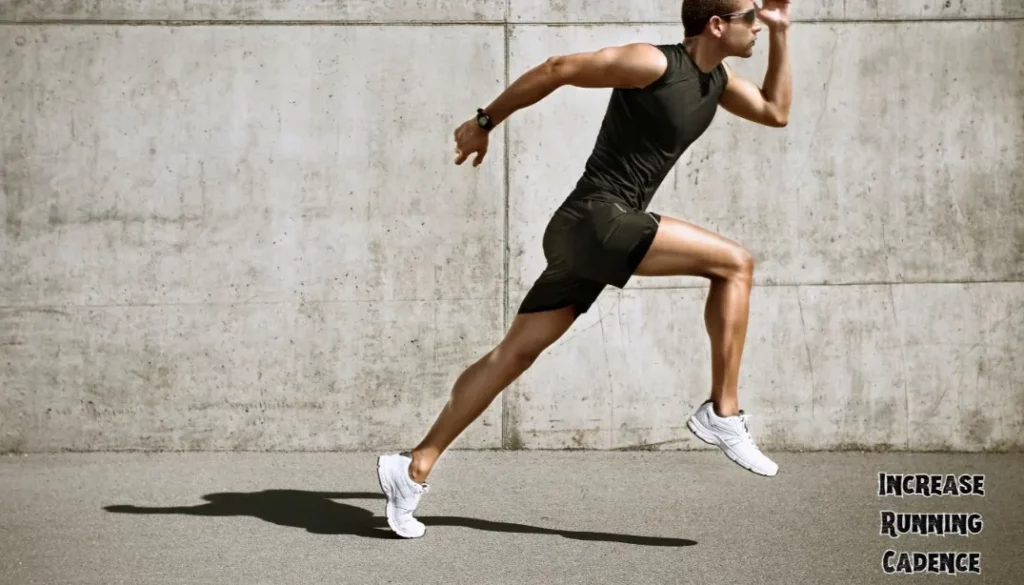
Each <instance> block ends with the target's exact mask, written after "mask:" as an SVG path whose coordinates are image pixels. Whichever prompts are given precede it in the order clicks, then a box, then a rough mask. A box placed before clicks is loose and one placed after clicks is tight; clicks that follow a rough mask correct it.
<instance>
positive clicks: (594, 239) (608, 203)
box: [519, 195, 661, 317]
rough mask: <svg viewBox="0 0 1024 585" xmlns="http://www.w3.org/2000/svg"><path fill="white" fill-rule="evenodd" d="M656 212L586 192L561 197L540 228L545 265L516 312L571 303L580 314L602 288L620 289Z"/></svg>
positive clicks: (652, 229) (649, 238)
mask: <svg viewBox="0 0 1024 585" xmlns="http://www.w3.org/2000/svg"><path fill="white" fill-rule="evenodd" d="M660 222H661V216H660V215H658V214H656V213H651V212H644V211H639V210H636V209H630V208H628V207H627V206H626V205H625V204H624V203H620V202H617V201H615V200H614V199H613V198H610V197H601V196H600V195H589V196H587V197H585V198H580V199H570V200H567V201H566V202H564V203H563V204H562V205H561V206H560V207H559V208H558V211H556V212H555V214H554V215H553V216H552V217H551V220H550V221H549V222H548V225H547V229H545V231H544V257H545V258H546V259H547V262H548V265H547V268H545V269H544V272H543V273H541V275H540V277H538V278H537V280H536V282H534V284H533V287H532V288H531V289H530V291H529V292H528V293H527V294H526V298H524V299H523V302H522V304H521V305H520V306H519V312H520V313H537V312H540V311H551V310H554V309H561V308H564V307H568V306H573V307H575V310H576V316H577V317H578V316H579V315H581V314H583V313H586V312H587V311H588V310H589V309H590V306H591V305H592V304H593V303H594V301H596V300H597V297H598V295H600V294H601V291H602V290H604V287H605V286H607V285H611V286H614V287H617V288H623V287H625V286H626V283H627V282H628V281H629V279H630V277H632V276H633V272H634V271H636V268H637V266H639V265H640V262H641V261H642V260H643V258H644V255H645V254H646V253H647V250H648V249H649V248H650V247H651V242H653V241H654V235H655V233H657V231H658V224H659V223H660Z"/></svg>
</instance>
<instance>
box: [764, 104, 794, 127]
mask: <svg viewBox="0 0 1024 585" xmlns="http://www.w3.org/2000/svg"><path fill="white" fill-rule="evenodd" d="M769 114H770V115H769V116H768V125H769V126H771V127H772V128H785V127H786V126H788V125H789V110H788V109H782V108H772V109H771V111H770V112H769Z"/></svg>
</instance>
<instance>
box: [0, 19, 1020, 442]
mask: <svg viewBox="0 0 1024 585" xmlns="http://www.w3.org/2000/svg"><path fill="white" fill-rule="evenodd" d="M509 1H510V3H509V4H508V5H506V4H505V3H503V2H492V1H488V2H470V3H468V4H467V3H460V2H454V1H450V0H432V1H430V0H428V1H416V2H413V1H407V2H388V3H381V2H350V1H346V2H342V1H340V0H333V1H328V0H320V1H316V2H303V1H300V0H288V1H280V0H275V1H270V0H265V1H261V2H244V3H243V2H224V1H219V0H218V1H216V2H215V1H205V2H204V1H195V0H193V1H190V2H155V1H144V2H130V3H128V2H123V1H120V0H93V1H86V2H83V1H75V2H71V1H66V2H47V3H35V2H18V1H15V2H7V3H3V4H0V20H3V21H4V22H3V24H0V79H2V80H3V82H2V89H0V169H2V174H0V217H2V218H3V221H2V223H0V226H2V229H0V451H11V450H15V451H17V450H21V451H43V450H60V449H76V450H104V449H248V450H261V449H272V450H321V449H391V448H397V447H408V446H411V445H412V444H414V443H415V442H416V441H418V440H419V438H420V437H421V436H422V434H423V433H424V432H425V431H426V430H427V427H428V426H429V424H430V423H431V422H432V421H433V418H434V416H435V415H436V414H437V411H438V409H439V408H440V407H441V406H442V405H443V404H444V402H445V400H446V398H447V395H448V392H449V390H450V387H451V384H452V383H453V382H454V381H455V378H456V377H457V376H458V374H459V373H460V372H461V370H462V369H463V368H464V367H465V366H466V365H468V364H469V363H471V362H472V361H473V360H475V359H476V358H477V357H479V356H480V355H481V354H482V353H484V352H486V351H487V350H488V349H489V348H490V347H492V346H493V344H494V343H496V342H497V341H498V340H499V339H500V337H501V335H502V333H503V331H504V328H505V327H506V325H507V323H508V320H509V319H510V318H511V317H512V315H513V314H514V311H515V309H516V307H517V306H518V304H519V302H520V300H521V298H522V295H523V294H525V291H526V289H527V288H528V287H529V285H530V283H531V282H532V280H533V279H534V278H535V277H536V276H537V274H539V272H540V270H541V269H542V268H543V255H542V253H541V249H540V235H541V233H542V232H543V229H544V226H545V224H546V222H547V219H548V217H549V215H550V213H551V212H552V211H553V210H554V208H555V207H556V206H557V205H558V203H559V202H560V201H561V200H562V199H563V198H564V196H565V195H566V194H567V193H568V191H569V189H570V188H571V186H572V184H573V183H574V182H575V180H576V178H577V177H578V174H579V172H580V171H581V170H582V165H583V162H584V161H585V159H586V156H587V155H588V154H589V149H590V147H591V146H592V145H593V140H594V138H595V136H596V133H597V127H598V124H599V121H600V116H601V114H602V113H603V108H604V105H605V102H606V99H607V95H608V92H607V91H606V90H579V89H574V88H564V89H562V90H560V91H558V92H557V93H556V94H554V95H552V96H551V97H549V98H548V99H546V100H545V101H543V102H541V103H540V104H538V105H536V106H534V107H532V108H530V109H528V110H525V111H522V112H519V113H518V114H516V116H514V117H513V118H512V119H511V120H510V121H509V122H508V124H507V125H506V126H503V127H502V128H500V129H499V130H497V131H496V133H495V134H494V136H493V138H492V146H491V151H490V153H489V154H488V159H487V161H486V162H485V164H484V165H483V166H481V167H479V168H477V169H472V168H471V167H469V166H468V165H466V166H463V167H456V166H454V165H452V164H451V160H452V151H451V132H452V130H453V129H454V127H455V126H456V125H457V124H458V123H460V122H461V121H463V120H464V119H465V118H467V117H468V116H469V115H470V114H471V113H472V112H473V110H474V109H475V108H476V107H477V106H479V105H481V104H485V103H487V102H488V101H490V100H491V99H492V98H493V97H494V96H495V95H497V93H499V92H500V91H501V89H502V88H503V87H504V86H505V84H506V82H507V77H511V78H514V77H515V76H517V75H519V74H521V73H523V72H524V71H526V70H527V69H528V68H530V67H532V66H533V65H535V64H537V63H539V62H540V61H542V60H543V59H544V58H546V57H547V56H549V55H551V54H555V53H562V52H570V51H581V50H590V49H594V48H597V47H600V46H604V45H609V44H618V43H624V42H629V41H633V40H653V41H657V42H673V41H675V40H678V38H679V36H680V26H679V25H678V24H677V19H678V5H677V3H676V2H654V1H644V2H629V1H626V0H618V1H615V0H600V1H599V0H564V1H561V2H547V1H543V2H542V1H540V0H509ZM794 10H795V13H794V18H795V20H797V21H798V22H797V24H795V25H794V27H793V31H792V56H793V68H794V74H795V92H796V93H795V102H794V109H793V114H792V117H791V123H790V125H789V127H787V128H786V129H783V130H774V129H767V128H759V127H755V126H753V125H751V124H749V123H745V122H742V121H739V120H736V119H734V118H731V117H729V116H728V115H727V114H724V113H723V114H721V115H720V117H719V118H718V119H717V120H716V122H715V124H714V125H713V127H712V128H711V130H709V132H708V133H707V134H706V135H705V137H704V138H703V139H702V140H701V141H700V142H699V143H698V144H696V145H694V147H693V148H692V150H691V151H690V152H689V153H688V154H687V155H686V156H685V157H684V159H683V160H682V161H681V162H680V164H679V166H678V167H677V171H676V172H674V173H673V174H672V175H670V177H669V179H668V180H667V181H666V184H665V185H664V187H663V188H662V190H661V191H660V192H659V194H658V196H657V198H656V200H655V203H654V209H655V210H657V211H660V212H662V213H664V214H667V215H674V216H678V217H682V218H685V219H688V220H690V221H693V222H696V223H698V224H700V225H703V226H706V227H708V228H710V229H713V230H715V231H718V232H719V233H722V234H723V235H726V236H727V237H730V238H733V239H735V240H737V241H740V242H741V243H743V244H744V245H746V246H747V247H748V248H749V249H750V250H751V251H752V252H753V253H754V254H755V257H756V258H757V261H758V268H757V286H756V288H755V292H754V297H753V300H752V308H751V313H752V314H751V323H750V329H749V333H748V335H749V337H748V342H747V346H746V352H745V359H744V366H743V370H742V379H741V401H742V402H741V404H742V406H743V407H744V408H745V409H747V410H748V411H750V412H751V413H753V414H754V415H755V416H756V417H757V418H755V419H754V420H753V421H752V423H751V427H752V430H753V432H754V433H755V434H756V435H757V437H758V438H759V441H760V442H761V443H762V444H763V445H764V446H765V448H766V449H782V448H799V449H829V448H845V447H865V446H866V447H881V448H892V449H964V450H978V449H993V450H999V449H1019V448H1021V447H1022V446H1024V382H1022V380H1024V360H1022V359H1021V358H1020V357H1019V356H1020V354H1021V350H1022V349H1024V343H1022V340H1024V311H1022V310H1021V309H1022V308H1024V286H1022V285H1021V282H1022V280H1024V198H1022V185H1024V167H1022V165H1021V164H1020V161H1021V160H1022V158H1024V116H1022V112H1024V61H1022V60H1021V59H1020V58H1019V55H1020V51H1021V48H1022V47H1024V22H1022V21H1021V20H1019V19H1020V18H1021V17H1024V4H1022V3H1020V2H1017V1H1015V0H980V1H970V0H958V1H952V2H942V1H935V0H915V1H913V2H905V1H899V2H897V1H896V0H874V1H871V0H845V1H844V0H817V1H815V2H802V3H798V4H797V6H795V7H794ZM759 47H760V48H759V50H758V54H757V55H756V56H755V57H754V58H753V59H750V60H749V61H734V62H733V63H732V64H733V66H734V67H735V68H736V69H737V70H738V71H740V72H741V73H743V74H746V75H748V76H750V77H752V78H753V79H755V80H757V81H760V79H761V76H762V75H763V71H764V66H765V63H766V57H767V43H765V44H763V45H759ZM705 294H706V283H705V282H703V281H701V280H698V279H685V278H679V279H675V278H671V279H652V280H640V279H636V280H634V281H633V282H632V283H631V284H630V285H629V286H628V287H627V289H626V290H624V291H616V290H614V289H608V290H607V292H606V293H605V295H604V296H603V297H602V298H601V300H600V301H599V303H598V304H596V305H595V306H594V308H593V309H592V311H591V312H590V313H589V314H588V315H586V316H584V317H583V318H582V319H581V320H580V322H579V323H578V324H577V325H576V326H575V327H574V328H573V329H572V330H571V331H570V333H568V334H567V335H566V336H565V337H564V338H563V339H562V340H560V341H559V342H558V343H557V344H556V345H555V346H553V347H552V348H551V349H550V350H549V352H548V353H547V354H545V356H544V357H542V359H541V360H540V361H539V362H538V363H537V364H536V366H535V367H534V368H533V369H531V370H530V371H528V372H527V373H526V374H525V375H524V376H523V378H521V379H520V381H518V382H517V383H515V384H514V385H513V386H512V387H511V388H510V389H509V390H508V391H506V393H504V394H503V395H502V397H501V398H499V399H498V400H497V401H495V403H494V404H493V405H492V406H491V407H490V408H489V409H488V410H487V412H486V413H485V414H484V416H483V417H481V419H480V420H478V421H477V422H476V423H475V424H474V425H473V426H471V427H470V429H469V430H468V431H467V432H466V433H465V434H464V435H463V436H462V437H460V439H459V440H458V441H457V442H456V444H455V448H463V449H467V448H469V449H473V448H499V447H506V448H594V449H609V448H631V447H633V448H636V447H643V446H649V445H652V444H653V445H654V446H653V447H648V448H660V449H675V448H704V446H703V444H702V443H699V442H696V441H694V440H692V439H691V438H690V436H689V434H688V432H687V431H686V430H685V427H684V426H683V425H684V421H685V417H686V416H687V415H688V414H689V413H690V412H691V411H692V409H693V408H694V407H695V406H696V405H697V404H698V403H699V402H700V401H701V400H702V399H703V398H704V397H705V395H706V393H707V391H708V388H709V384H710V371H709V362H708V344H707V340H706V335H705V333H704V329H703V321H702V312H703V302H704V298H705Z"/></svg>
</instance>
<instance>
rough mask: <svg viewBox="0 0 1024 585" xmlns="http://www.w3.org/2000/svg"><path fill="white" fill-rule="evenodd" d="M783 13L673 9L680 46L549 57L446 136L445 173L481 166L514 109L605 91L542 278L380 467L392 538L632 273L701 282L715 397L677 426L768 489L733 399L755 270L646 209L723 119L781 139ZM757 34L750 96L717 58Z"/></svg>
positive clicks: (698, 4) (745, 6)
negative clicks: (478, 426) (529, 373)
mask: <svg viewBox="0 0 1024 585" xmlns="http://www.w3.org/2000/svg"><path fill="white" fill-rule="evenodd" d="M789 9H790V0H764V4H763V6H762V7H760V8H759V7H757V5H755V4H754V2H753V1H752V0H683V2H682V23H683V27H684V39H683V41H682V42H680V43H677V44H661V45H655V44H649V43H639V42H638V43H632V44H628V45H624V46H615V47H606V48H603V49H601V50H598V51H595V52H590V53H577V54H571V55H560V56H554V57H551V58H549V59H547V60H546V61H545V62H544V63H542V64H540V65H538V66H537V67H534V68H533V69H531V70H530V71H528V72H526V73H525V74H523V75H522V76H521V77H519V78H518V79H517V80H516V81H515V82H514V83H512V84H511V85H509V86H508V88H507V89H505V91H503V92H502V93H501V95H499V96H498V97H497V99H495V100H494V101H493V102H492V103H491V104H490V105H488V106H487V107H486V108H481V109H480V110H478V111H477V115H476V116H474V117H473V118H471V119H470V120H468V121H467V122H465V123H464V124H462V125H461V126H459V128H458V129H457V130H455V144H456V158H455V164H457V165H461V164H462V163H463V162H465V161H466V160H467V159H468V158H469V156H470V155H474V154H475V155H476V156H475V157H474V160H473V166H474V167H475V166H478V165H480V164H481V163H482V162H483V160H484V156H485V155H486V154H487V145H488V133H489V132H490V131H491V130H492V129H493V128H494V127H495V126H497V125H498V124H501V122H503V121H504V120H506V119H508V117H509V116H511V115H512V114H513V113H514V112H516V111H518V110H520V109H523V108H526V107H528V106H530V105H533V104H535V103H537V102H538V101H540V100H541V99H543V98H544V97H546V96H547V95H549V94H551V93H552V92H553V91H555V90H556V89H558V88H560V87H563V86H573V87H581V88H613V89H612V92H611V98H610V101H609V104H608V109H607V112H606V113H605V116H604V120H603V122H602V125H601V129H600V132H599V134H598V137H597V142H596V145H595V146H594V150H593V153H592V154H591V155H590V158H589V160H588V161H587V163H586V168H585V170H584V173H583V176H582V177H581V178H580V180H579V182H578V183H577V185H576V188H575V189H574V190H573V191H572V193H570V194H569V196H568V197H567V198H566V199H565V201H564V202H563V203H562V204H561V206H560V207H559V208H558V210H557V211H556V212H555V213H554V215H553V217H552V218H551V220H550V222H549V223H548V225H547V228H546V230H545V232H544V238H543V248H544V256H545V258H546V259H547V262H548V264H547V268H546V269H545V270H544V271H543V273H542V274H541V275H540V276H539V278H538V279H537V280H536V282H535V283H534V285H533V288H531V290H530V291H529V292H528V293H527V294H526V297H525V298H524V299H523V301H522V304H521V305H520V307H519V311H518V314H517V316H516V318H515V320H514V321H513V322H512V325H511V326H510V327H509V330H508V331H507V332H506V334H505V337H504V339H502V340H501V342H500V343H499V344H498V345H497V346H496V347H495V348H494V349H492V350H491V351H490V352H488V353H487V355H485V356H483V357H482V358H480V359H479V360H478V361H477V362H476V363H474V364H473V365H471V366H469V368H467V369H466V370H465V371H464V372H463V373H462V374H461V375H460V376H459V378H458V380H457V381H456V382H455V386H454V388H453V389H452V392H451V397H450V399H449V400H448V403H447V404H446V405H445V406H444V408H443V409H442V410H441V413H440V416H439V417H438V418H437V421H436V422H435V423H434V425H433V427H432V428H431V429H430V431H429V432H428V433H427V435H426V437H424V438H423V440H422V441H421V442H420V444H419V445H418V446H416V447H415V448H414V449H413V450H412V451H409V452H403V453H396V454H391V455H383V456H381V457H380V458H379V459H378V461H377V475H378V479H379V481H380V485H381V489H382V491H383V492H384V494H385V496H386V497H387V504H386V510H385V512H386V515H387V519H388V524H389V525H390V527H391V529H392V530H394V531H395V533H397V534H398V535H399V536H402V537H405V538H417V537H420V536H422V535H423V533H424V531H425V527H424V525H423V523H421V522H419V521H418V520H416V519H415V518H414V517H413V513H414V511H415V510H416V507H417V505H418V504H419V502H420V498H421V497H422V496H423V494H424V493H426V492H427V490H428V487H429V486H428V485H427V484H426V479H427V476H428V475H429V474H430V471H431V469H432V468H433V466H434V464H435V463H436V462H437V460H438V458H439V457H440V456H441V454H442V453H443V452H444V450H445V449H447V448H448V446H449V445H450V444H451V443H452V442H453V441H454V440H455V439H456V438H457V437H458V436H459V435H460V434H461V433H462V432H463V431H464V430H465V429H466V427H468V426H469V425H470V424H471V423H472V422H473V421H474V420H476V418H477V417H479V416H480V415H481V414H482V413H483V412H484V410H485V409H486V408H487V407H488V406H489V405H490V404H491V402H492V401H493V400H494V399H495V398H496V397H497V396H498V394H500V393H501V391H502V390H504V389H505V388H506V387H507V386H508V385H509V384H511V383H512V382H513V381H514V380H516V379H517V378H518V377H519V376H520V375H521V374H522V373H523V372H524V371H526V369H527V368H529V367H530V366H531V365H532V364H533V363H534V361H536V360H537V358H538V357H539V356H540V354H541V353H542V352H544V350H545V349H547V348H548V347H549V346H550V345H551V344H552V343H554V342H555V341H556V340H558V339H559V338H560V337H561V336H562V334H564V333H565V332H566V331H567V330H568V329H569V327H570V326H572V324H573V323H574V322H575V321H576V319H577V318H578V317H579V316H580V315H581V314H583V313H585V312H587V310H588V309H589V308H590V306H591V305H592V304H593V303H594V301H595V300H596V299H597V297H598V295H599V294H600V293H601V291H602V290H603V289H604V288H605V287H606V286H608V285H611V286H614V287H617V288H622V287H624V286H625V285H626V283H627V282H628V281H629V279H630V278H631V277H632V276H634V275H636V276H672V275H686V276H700V277H705V278H707V279H708V280H709V281H710V291H709V293H708V298H707V304H706V308H705V311H704V323H705V326H706V328H707V333H708V336H709V337H710V341H711V354H712V355H711V368H712V383H711V396H710V399H708V400H707V401H706V402H704V403H703V404H701V405H700V406H699V407H698V408H697V410H696V412H695V413H694V414H693V415H692V416H691V417H690V419H689V420H688V421H687V426H688V427H689V429H690V430H691V432H693V434H695V435H696V436H697V437H698V438H700V439H701V440H703V441H705V442H707V443H709V444H711V445H715V446H717V447H719V448H721V449H722V450H723V451H724V452H725V454H726V455H727V456H728V457H729V458H730V459H731V460H733V461H735V462H736V463H737V464H739V465H741V466H743V467H744V468H746V469H749V470H750V471H752V472H754V473H757V474H760V475H765V476H774V475H775V474H776V473H777V472H778V466H777V465H776V464H775V463H774V462H773V461H772V460H770V459H769V458H768V457H766V456H765V455H764V454H763V453H762V452H761V451H760V449H759V448H758V447H757V445H756V444H755V443H754V441H753V440H752V439H751V437H750V434H749V433H748V432H747V427H746V422H745V421H746V414H745V413H744V411H742V410H740V408H739V401H738V397H737V385H738V381H739V369H740V358H741V355H742V353H743V345H744V342H745V339H746V332H747V317H748V313H749V301H750V290H751V286H752V284H753V271H754V262H753V258H752V256H751V254H750V252H749V251H748V250H746V249H745V248H743V247H742V246H740V245H739V244H737V243H735V242H733V241H730V240H728V239H726V238H723V237H722V236H719V235H717V234H714V233H711V232H709V231H706V230H704V229H702V228H700V227H698V226H696V225H693V224H690V223H687V222H685V221H682V220H679V219H675V218H671V217H667V216H665V217H663V216H661V215H659V214H657V213H652V212H648V211H647V208H648V206H649V205H650V203H651V199H652V198H653V196H654V193H655V191H656V190H657V189H658V187H659V186H660V185H661V183H662V181H663V180H664V179H665V177H666V176H667V175H668V173H669V172H670V171H671V170H672V168H673V166H674V165H675V163H676V162H677V161H678V159H679V157H680V156H681V155H682V154H683V152H684V151H685V150H686V149H687V148H688V147H689V146H690V145H691V144H693V142H694V141H695V140H697V138H699V137H700V136H701V135H702V134H703V133H704V131H705V130H707V128H708V127H709V126H710V125H711V122H712V119H713V118H714V116H715V114H716V112H717V110H718V107H719V106H721V107H722V108H724V109H725V110H726V111H728V112H730V113H732V114H734V115H736V116H739V117H741V118H744V119H746V120H750V121H752V122H755V123H758V124H763V125H765V126H771V127H776V128H778V127H783V126H786V124H787V122H788V117H789V108H790V102H791V99H792V98H791V96H792V80H791V74H790V64H789V49H788V46H787V45H788V42H789V38H788V34H789V24H790V19H789ZM761 23H764V25H765V26H766V27H767V29H768V37H769V63H768V70H767V72H766V74H765V78H764V83H763V85H762V87H760V88H758V87H757V86H756V85H755V84H754V83H752V82H751V81H748V80H745V79H742V78H740V77H738V76H737V75H735V74H734V73H733V72H732V71H731V70H730V69H729V68H728V66H727V65H726V64H725V62H724V59H725V58H727V57H741V58H748V57H750V56H751V55H753V52H754V43H755V39H756V38H757V35H758V33H760V32H761V31H762V27H761Z"/></svg>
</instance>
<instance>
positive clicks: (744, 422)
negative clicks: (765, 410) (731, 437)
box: [739, 411, 761, 451]
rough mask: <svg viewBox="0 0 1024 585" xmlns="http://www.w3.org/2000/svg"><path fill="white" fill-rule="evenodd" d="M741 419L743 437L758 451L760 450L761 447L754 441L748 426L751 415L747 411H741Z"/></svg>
mask: <svg viewBox="0 0 1024 585" xmlns="http://www.w3.org/2000/svg"><path fill="white" fill-rule="evenodd" d="M739 419H740V426H741V427H742V428H743V431H742V433H741V434H742V436H743V438H744V439H746V441H747V443H748V444H749V445H750V446H751V447H753V448H754V449H757V450H758V451H760V450H761V449H760V448H758V446H757V444H756V443H754V438H753V437H751V436H750V429H748V428H747V420H748V419H750V415H749V414H747V413H745V412H742V411H740V414H739Z"/></svg>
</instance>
